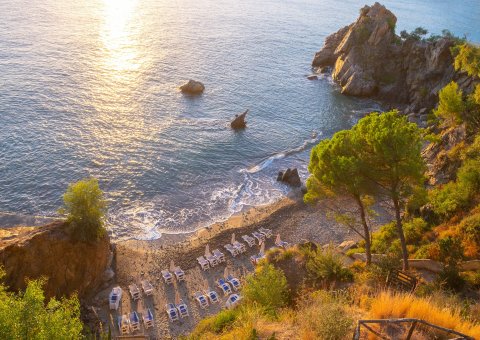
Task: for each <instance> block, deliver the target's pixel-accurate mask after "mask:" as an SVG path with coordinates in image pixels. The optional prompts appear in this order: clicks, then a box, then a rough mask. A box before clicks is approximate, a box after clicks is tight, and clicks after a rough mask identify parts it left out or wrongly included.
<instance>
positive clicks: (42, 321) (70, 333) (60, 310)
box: [0, 272, 83, 340]
mask: <svg viewBox="0 0 480 340" xmlns="http://www.w3.org/2000/svg"><path fill="white" fill-rule="evenodd" d="M0 277H3V272H0ZM43 283H44V281H43V280H36V281H29V282H28V285H27V288H26V290H25V292H24V293H19V294H14V293H9V292H7V291H6V287H5V286H4V285H3V284H1V285H0V339H29V340H30V339H32V340H35V339H42V340H43V339H81V338H82V334H81V332H82V328H83V325H82V323H81V321H80V303H79V301H78V299H77V298H76V297H72V298H70V299H62V300H60V301H58V300H56V299H50V301H49V302H48V303H47V304H45V296H44V294H43V290H42V285H43Z"/></svg>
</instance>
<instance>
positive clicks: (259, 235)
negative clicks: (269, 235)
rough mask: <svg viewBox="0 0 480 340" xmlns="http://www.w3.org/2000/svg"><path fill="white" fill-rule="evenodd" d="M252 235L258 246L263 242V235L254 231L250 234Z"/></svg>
mask: <svg viewBox="0 0 480 340" xmlns="http://www.w3.org/2000/svg"><path fill="white" fill-rule="evenodd" d="M252 235H253V237H255V238H256V239H257V242H258V244H260V243H262V242H265V235H264V234H261V233H257V232H256V231H254V232H253V233H252Z"/></svg>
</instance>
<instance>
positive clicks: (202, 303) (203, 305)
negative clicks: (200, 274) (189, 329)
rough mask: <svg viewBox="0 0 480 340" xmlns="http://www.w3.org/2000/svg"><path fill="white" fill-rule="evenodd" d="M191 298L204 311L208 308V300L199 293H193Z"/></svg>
mask: <svg viewBox="0 0 480 340" xmlns="http://www.w3.org/2000/svg"><path fill="white" fill-rule="evenodd" d="M193 298H194V299H195V300H196V301H197V302H198V304H199V306H200V308H202V309H205V308H207V307H208V300H207V298H206V297H205V295H203V294H202V293H201V292H195V293H193Z"/></svg>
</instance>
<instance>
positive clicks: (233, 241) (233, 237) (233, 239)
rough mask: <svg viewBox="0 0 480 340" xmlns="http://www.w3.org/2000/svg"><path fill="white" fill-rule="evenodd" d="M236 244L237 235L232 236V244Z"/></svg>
mask: <svg viewBox="0 0 480 340" xmlns="http://www.w3.org/2000/svg"><path fill="white" fill-rule="evenodd" d="M234 243H235V233H233V234H232V244H234Z"/></svg>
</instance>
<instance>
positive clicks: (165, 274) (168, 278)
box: [162, 270, 173, 285]
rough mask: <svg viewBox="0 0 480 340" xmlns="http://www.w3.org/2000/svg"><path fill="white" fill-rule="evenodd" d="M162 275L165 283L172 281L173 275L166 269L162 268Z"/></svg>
mask: <svg viewBox="0 0 480 340" xmlns="http://www.w3.org/2000/svg"><path fill="white" fill-rule="evenodd" d="M162 277H163V281H165V283H166V284H167V285H168V284H171V283H173V276H172V274H171V273H170V272H169V271H168V270H162Z"/></svg>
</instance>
